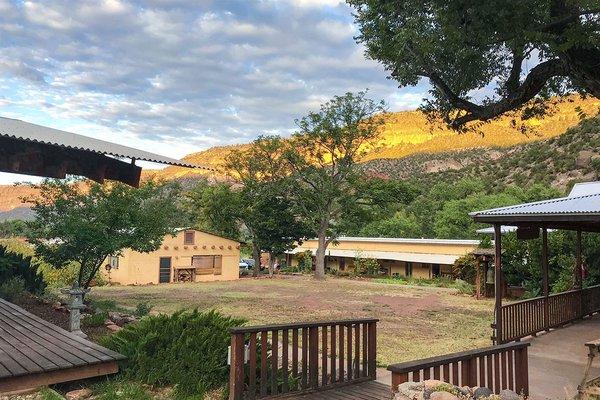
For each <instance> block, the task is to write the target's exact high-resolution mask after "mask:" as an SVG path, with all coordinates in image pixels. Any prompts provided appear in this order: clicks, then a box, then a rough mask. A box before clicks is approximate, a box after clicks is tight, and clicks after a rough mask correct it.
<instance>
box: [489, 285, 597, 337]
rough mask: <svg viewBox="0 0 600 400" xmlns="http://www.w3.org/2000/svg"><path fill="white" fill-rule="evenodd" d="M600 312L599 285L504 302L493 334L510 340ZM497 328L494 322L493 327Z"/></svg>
mask: <svg viewBox="0 0 600 400" xmlns="http://www.w3.org/2000/svg"><path fill="white" fill-rule="evenodd" d="M599 311H600V285H599V286H592V287H589V288H586V289H581V290H571V291H568V292H563V293H557V294H553V295H550V296H548V298H547V299H546V298H545V297H536V298H533V299H528V300H523V301H517V302H514V303H511V304H506V305H503V306H502V308H501V313H502V319H501V321H502V326H501V329H500V330H499V331H498V330H496V334H495V336H494V338H495V339H497V340H498V343H507V342H510V341H513V340H518V339H521V338H524V337H526V336H530V335H535V334H536V333H538V332H542V331H545V330H549V329H551V328H556V327H559V326H562V325H565V324H567V323H569V322H573V321H575V320H577V319H580V318H583V317H585V316H587V315H590V314H593V313H596V312H599ZM493 327H494V328H495V327H496V326H495V325H494V326H493Z"/></svg>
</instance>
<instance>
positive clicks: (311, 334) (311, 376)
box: [302, 326, 319, 389]
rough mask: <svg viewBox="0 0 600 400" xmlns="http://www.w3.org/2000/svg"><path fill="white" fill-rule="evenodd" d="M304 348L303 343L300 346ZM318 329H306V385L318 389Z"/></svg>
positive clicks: (314, 327)
mask: <svg viewBox="0 0 600 400" xmlns="http://www.w3.org/2000/svg"><path fill="white" fill-rule="evenodd" d="M302 345H303V346H304V343H303V344H302ZM318 363H319V328H318V327H316V326H313V327H310V328H308V384H309V386H310V387H311V388H313V389H316V388H317V387H319V364H318Z"/></svg>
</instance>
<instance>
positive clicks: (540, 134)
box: [0, 98, 600, 212]
mask: <svg viewBox="0 0 600 400" xmlns="http://www.w3.org/2000/svg"><path fill="white" fill-rule="evenodd" d="M578 109H579V110H580V111H582V112H584V113H585V114H587V115H588V116H592V115H596V114H597V113H598V111H599V109H600V100H598V99H595V98H590V99H587V100H581V99H578V98H576V99H568V100H566V101H564V102H562V103H560V104H559V106H558V109H557V110H556V112H555V113H553V114H552V115H549V116H547V117H545V118H544V119H541V120H533V121H528V122H527V126H528V128H529V129H527V132H526V133H521V131H519V130H517V129H515V128H512V127H511V120H510V119H509V118H502V119H499V120H498V121H494V122H491V123H488V124H483V126H482V127H481V133H476V132H470V133H464V134H458V133H456V132H453V131H450V130H448V129H446V128H444V127H440V126H435V127H432V126H431V125H429V124H428V122H427V120H426V118H425V116H424V115H423V114H422V113H420V112H418V111H403V112H395V113H390V114H389V115H388V116H387V117H386V123H385V125H384V127H383V132H382V135H381V141H380V143H379V145H378V146H377V149H376V150H373V151H371V152H369V153H368V154H367V155H366V157H365V160H363V161H365V162H367V161H369V162H379V161H378V160H381V161H382V162H383V161H384V160H382V159H392V161H394V162H399V163H403V165H404V164H405V161H406V162H409V160H408V159H407V160H400V159H402V158H404V157H406V156H409V155H418V154H427V153H442V152H453V151H461V150H468V149H478V148H499V147H500V148H502V147H509V146H514V145H518V144H523V143H527V142H533V141H537V140H542V139H547V138H552V137H555V136H558V135H561V134H562V133H564V132H565V131H566V130H567V129H568V128H570V127H573V126H575V125H577V124H578V123H579V122H580V118H579V112H578ZM520 125H521V123H520V121H517V126H520ZM247 146H248V145H247V144H241V145H234V146H221V147H213V148H210V149H208V150H205V151H201V152H197V153H192V154H189V155H188V156H186V157H184V159H185V160H186V161H189V162H191V163H194V164H197V165H203V166H208V167H211V168H213V170H206V169H189V168H181V167H167V168H165V169H162V170H144V172H143V178H144V179H149V178H157V179H165V180H170V179H183V180H185V179H192V180H193V179H194V178H198V177H203V178H206V179H209V180H210V181H223V180H228V179H229V178H228V177H227V176H226V175H225V174H224V173H223V168H222V167H223V162H224V160H225V158H226V157H227V155H228V154H229V153H231V151H233V150H238V149H244V148H245V147H247ZM461 154H463V157H465V156H466V153H461ZM467 157H468V156H467ZM469 161H475V162H477V161H476V160H461V162H460V163H458V161H456V160H454V161H453V162H454V163H458V164H460V165H456V166H455V167H456V168H459V167H461V166H464V164H465V163H467V164H468V163H469ZM410 162H414V160H412V161H410ZM429 164H431V162H430V163H429ZM429 164H428V165H429ZM434 164H435V163H433V164H431V165H429V167H428V168H429V169H430V170H431V171H434V170H443V169H447V168H448V165H446V164H447V163H442V164H444V165H441V166H439V165H437V164H435V165H434ZM382 168H383V167H382ZM383 169H386V168H383ZM397 169H398V168H396V167H395V168H394V172H393V173H388V172H389V171H386V173H385V174H384V175H386V176H387V175H391V176H396V175H398V171H396V170H397ZM401 169H406V170H410V169H407V168H405V167H402V168H401ZM400 175H402V174H400ZM24 195H25V196H26V195H31V189H29V188H27V187H13V186H0V212H2V211H8V210H12V209H16V208H17V207H19V206H22V204H21V201H20V200H19V198H20V197H22V196H24Z"/></svg>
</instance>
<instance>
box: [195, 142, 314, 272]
mask: <svg viewBox="0 0 600 400" xmlns="http://www.w3.org/2000/svg"><path fill="white" fill-rule="evenodd" d="M286 146H287V144H286V142H285V141H283V140H282V139H281V138H279V137H276V136H266V137H259V138H258V139H256V140H255V141H254V142H253V143H252V144H251V145H250V146H249V147H248V148H247V149H243V150H235V151H233V152H232V153H231V154H229V155H228V157H227V159H226V163H225V167H226V169H227V171H228V172H229V173H230V175H231V176H232V177H233V178H234V179H235V180H236V183H237V184H236V185H231V184H229V183H220V184H216V185H208V184H205V183H204V184H199V185H197V186H196V187H195V188H194V189H192V190H191V191H190V192H189V193H188V198H189V200H190V201H189V206H190V207H189V209H190V210H191V212H192V214H193V215H194V219H195V224H197V225H198V226H199V227H203V228H204V229H208V230H210V231H212V232H215V233H221V234H229V236H234V237H238V238H247V239H248V240H249V242H250V244H251V246H252V257H253V258H254V260H255V265H254V276H256V275H258V270H259V268H260V261H261V260H260V258H261V253H268V254H269V255H270V264H269V271H270V272H272V271H273V269H272V267H273V260H274V257H275V256H278V255H281V254H282V253H284V252H285V251H286V250H289V249H292V248H293V247H294V246H295V244H296V243H298V242H301V241H302V240H303V239H305V238H306V236H309V235H310V231H309V230H308V228H307V227H306V225H305V224H304V223H303V221H301V220H300V218H299V217H298V214H297V213H296V211H295V210H296V209H295V208H294V206H293V204H292V202H291V200H290V196H289V194H290V185H293V181H292V180H291V179H290V177H289V171H288V170H287V166H286V163H285V162H284V161H283V156H284V154H285V151H286V150H285V149H286Z"/></svg>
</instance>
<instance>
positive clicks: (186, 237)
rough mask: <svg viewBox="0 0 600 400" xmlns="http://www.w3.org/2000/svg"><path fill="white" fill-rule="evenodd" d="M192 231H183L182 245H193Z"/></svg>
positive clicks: (193, 234) (193, 233)
mask: <svg viewBox="0 0 600 400" xmlns="http://www.w3.org/2000/svg"><path fill="white" fill-rule="evenodd" d="M195 233H196V232H194V231H185V233H184V234H183V244H194V236H195Z"/></svg>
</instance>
